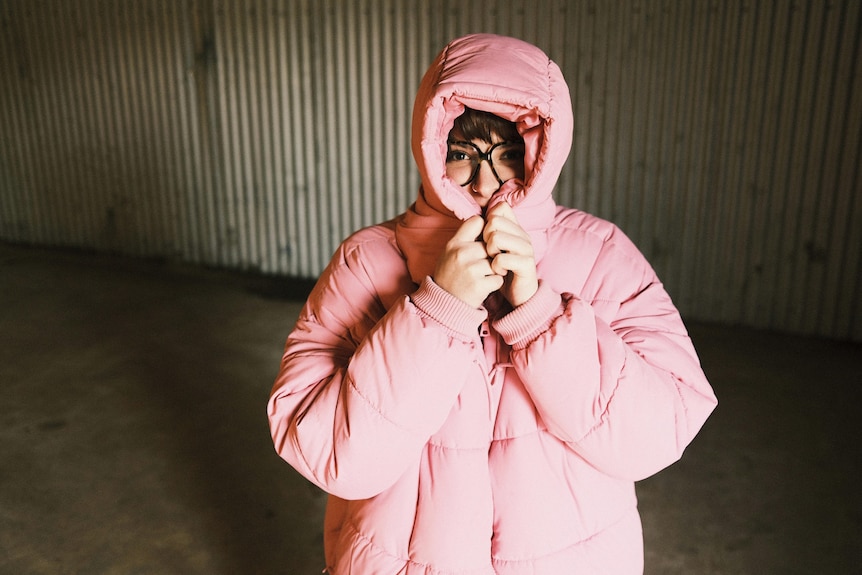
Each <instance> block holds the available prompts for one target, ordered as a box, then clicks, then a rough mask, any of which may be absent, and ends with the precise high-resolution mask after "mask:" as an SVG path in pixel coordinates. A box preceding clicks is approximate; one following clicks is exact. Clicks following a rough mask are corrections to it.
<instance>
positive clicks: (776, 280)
mask: <svg viewBox="0 0 862 575" xmlns="http://www.w3.org/2000/svg"><path fill="white" fill-rule="evenodd" d="M860 4H862V3H860V2H858V1H857V0H843V1H839V0H833V1H827V0H812V1H808V2H806V1H803V0H797V1H795V2H794V1H789V0H788V1H774V2H767V1H759V2H758V1H754V0H728V1H718V0H713V1H708V0H689V1H676V0H667V1H658V0H654V1H650V0H640V1H638V0H616V1H598V0H592V1H588V0H585V1H564V0H538V1H537V0H499V1H493V0H486V1H483V2H464V1H463V0H461V1H451V2H449V1H432V0H425V1H398V0H361V1H355V0H330V1H315V0H304V1H283V2H276V1H274V0H261V1H250V0H248V1H240V0H223V1H216V0H185V1H177V0H138V1H128V2H120V1H109V0H101V1H99V0H32V1H31V0H5V1H3V2H0V26H2V29H0V31H2V37H0V78H2V82H0V239H2V240H6V241H10V242H17V243H27V244H36V245H49V246H74V247H83V248H89V249H95V250H99V251H106V252H113V253H121V254H128V255H132V256H166V257H169V258H176V259H179V260H183V261H188V262H193V263H199V264H205V265H213V266H220V267H227V268H237V269H247V270H259V271H262V272H265V273H272V274H286V275H291V276H299V277H313V276H315V275H316V274H318V273H319V272H320V270H321V269H322V267H323V266H324V265H325V263H326V261H327V260H328V258H329V255H330V254H331V253H332V251H333V250H334V249H335V247H336V246H337V244H338V242H339V241H340V240H341V239H342V238H343V237H344V236H346V235H347V234H348V233H349V232H351V231H352V230H354V229H356V228H358V227H359V226H362V225H365V224H369V223H373V222H376V221H379V220H381V219H383V218H388V217H391V216H393V215H395V214H396V213H398V212H400V211H402V210H403V209H404V208H405V207H406V206H407V205H408V204H409V202H410V201H411V200H412V199H413V197H414V195H415V191H416V186H417V185H418V181H417V178H416V176H415V174H414V169H413V162H412V158H411V156H410V149H409V141H408V137H409V118H410V108H411V106H412V97H413V92H414V90H415V88H416V85H417V84H418V81H419V78H420V77H421V74H422V72H423V71H424V68H425V67H426V66H427V64H428V63H429V62H430V61H431V59H432V58H433V56H434V55H435V54H436V53H437V51H438V50H439V49H440V48H441V47H442V46H443V45H444V44H445V43H446V42H447V41H448V40H449V39H450V38H452V37H454V36H457V35H460V34H463V33H467V32H473V31H490V32H498V33H503V34H510V35H514V36H518V37H521V38H524V39H525V40H528V41H531V42H533V43H535V44H537V45H539V46H540V47H542V48H543V49H545V51H547V52H548V53H549V54H550V55H551V57H552V58H554V59H555V60H556V61H557V62H558V63H559V64H560V65H561V67H562V68H563V71H564V73H565V74H566V77H567V78H568V80H569V83H570V86H571V89H572V97H573V103H574V108H575V116H576V138H575V147H574V149H573V151H572V155H571V159H570V162H569V164H568V167H567V169H566V171H565V172H564V173H563V175H562V179H561V181H560V184H559V186H558V200H559V201H560V203H563V204H566V205H571V206H575V207H579V208H582V209H585V210H588V211H591V212H593V213H596V214H598V215H600V216H603V217H606V218H609V219H611V220H613V221H615V222H617V223H618V224H619V225H620V226H621V227H622V228H623V229H624V230H625V231H626V232H627V233H628V234H629V235H630V236H631V237H632V238H633V239H634V240H635V242H636V243H637V244H638V245H639V246H640V247H641V249H642V250H643V251H644V252H645V254H646V255H647V256H648V257H649V259H650V260H651V261H652V262H653V263H654V265H655V267H656V269H657V271H658V272H659V274H660V275H661V276H662V278H663V279H664V281H665V283H666V284H667V286H668V288H669V290H670V292H671V294H672V295H673V296H674V298H675V300H676V301H677V303H678V305H679V306H680V308H681V309H682V310H683V312H684V314H685V315H686V317H688V318H689V319H698V320H709V321H720V322H725V323H741V324H745V325H751V326H755V327H763V328H770V329H777V330H782V331H790V332H798V333H808V334H819V335H825V336H829V337H835V338H851V339H855V340H862V306H860V304H859V303H858V301H859V299H860V295H862V280H860V275H862V250H860V247H862V193H860V191H862V190H860V187H862V186H860V182H862V174H860V168H859V166H860V163H862V162H860V160H862V158H860V153H862V152H860V149H862V146H860V139H862V136H860V134H862V85H860V82H862V73H860V72H862V58H860V52H862V47H860V37H862V13H860ZM501 57H505V55H502V54H501Z"/></svg>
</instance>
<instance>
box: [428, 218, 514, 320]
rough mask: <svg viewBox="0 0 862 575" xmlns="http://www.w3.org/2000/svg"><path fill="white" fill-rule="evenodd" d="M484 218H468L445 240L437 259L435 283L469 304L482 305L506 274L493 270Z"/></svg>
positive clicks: (500, 283)
mask: <svg viewBox="0 0 862 575" xmlns="http://www.w3.org/2000/svg"><path fill="white" fill-rule="evenodd" d="M484 227H485V220H484V219H482V217H481V216H473V217H472V218H470V219H468V220H466V221H465V222H464V223H463V224H461V227H460V228H458V231H456V232H455V235H454V236H452V239H450V240H449V241H448V242H447V243H446V248H445V249H444V250H443V254H442V255H441V256H440V259H439V260H438V261H437V267H436V269H435V271H434V277H433V278H432V279H433V280H434V283H436V284H437V285H438V286H440V287H441V288H443V289H444V290H446V291H447V292H449V293H450V294H452V295H453V296H455V297H457V298H458V299H460V300H461V301H463V302H465V303H467V304H468V305H470V306H472V307H474V308H479V307H481V305H482V302H484V301H485V298H487V297H488V295H489V294H491V293H492V292H495V291H497V290H498V289H500V288H501V287H502V285H503V281H504V276H501V275H498V274H496V273H494V270H492V269H491V262H490V260H489V258H488V253H487V251H486V249H485V244H484V242H483V241H482V240H481V239H480V238H481V235H482V230H483V229H484Z"/></svg>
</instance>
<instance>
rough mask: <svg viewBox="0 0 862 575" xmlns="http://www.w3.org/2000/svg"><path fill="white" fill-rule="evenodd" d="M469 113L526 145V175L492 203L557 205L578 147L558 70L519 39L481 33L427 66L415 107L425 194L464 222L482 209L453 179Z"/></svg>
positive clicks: (414, 141) (418, 158)
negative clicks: (558, 187)
mask: <svg viewBox="0 0 862 575" xmlns="http://www.w3.org/2000/svg"><path fill="white" fill-rule="evenodd" d="M468 109H469V110H475V111H478V112H487V113H490V114H493V115H495V116H498V117H500V118H502V119H503V120H506V121H508V122H512V123H513V124H514V127H515V129H516V130H517V132H518V134H519V135H520V138H521V139H522V141H523V160H524V161H523V174H522V175H521V174H519V175H520V176H521V177H516V178H512V179H509V180H508V181H504V182H503V183H502V185H500V186H499V190H497V191H496V193H495V194H494V198H493V199H492V200H491V203H492V204H493V203H496V202H498V201H503V200H505V201H507V202H508V203H509V204H510V205H512V207H513V208H515V209H516V210H518V209H519V208H521V209H528V208H530V207H534V206H538V205H541V204H542V203H544V202H546V201H550V202H553V200H552V198H551V194H552V192H553V188H554V186H555V184H556V182H557V179H558V177H559V174H560V172H561V170H562V167H563V165H564V163H565V161H566V159H567V157H568V154H569V150H570V148H571V141H572V109H571V100H570V97H569V91H568V86H567V85H566V83H565V80H564V79H563V76H562V73H561V72H560V70H559V68H558V67H557V65H556V64H555V63H554V62H552V61H551V60H550V59H549V58H548V57H547V56H546V55H545V54H544V52H542V51H541V50H540V49H539V48H537V47H535V46H533V45H531V44H528V43H526V42H523V41H521V40H517V39H515V38H509V37H504V36H497V35H491V34H475V35H470V36H465V37H463V38H459V39H456V40H453V41H452V42H451V43H450V44H449V45H448V46H446V47H445V48H444V49H443V50H442V51H441V52H440V54H439V55H438V56H437V58H436V59H435V60H434V62H433V63H432V65H431V66H430V67H429V69H428V71H427V72H426V74H425V76H424V77H423V79H422V82H421V84H420V87H419V90H418V93H417V95H416V100H415V104H414V109H413V130H412V148H413V155H414V158H415V160H416V163H417V166H418V168H419V172H420V177H421V181H422V193H421V196H422V197H423V198H424V201H425V202H427V203H428V205H429V206H430V207H431V208H432V209H434V210H435V211H438V212H440V213H442V214H445V215H449V216H453V217H455V218H457V219H459V220H464V219H467V218H469V217H471V216H473V215H476V214H478V213H481V212H482V207H483V206H481V205H479V204H477V202H476V199H475V198H474V197H473V194H471V190H470V188H469V186H464V185H462V184H463V182H461V183H459V182H456V181H455V180H453V179H452V178H451V177H447V157H448V153H449V151H450V149H449V148H450V147H449V145H448V143H449V141H450V132H451V131H452V128H453V126H454V125H455V121H456V118H458V117H459V116H461V115H462V114H464V112H465V110H468ZM499 136H503V135H502V134H500V135H499ZM511 139H512V138H511V137H508V138H506V137H501V138H500V140H511ZM489 143H494V142H489ZM485 151H487V150H480V152H485ZM483 163H484V162H480V163H479V166H480V167H481V166H482V164H483Z"/></svg>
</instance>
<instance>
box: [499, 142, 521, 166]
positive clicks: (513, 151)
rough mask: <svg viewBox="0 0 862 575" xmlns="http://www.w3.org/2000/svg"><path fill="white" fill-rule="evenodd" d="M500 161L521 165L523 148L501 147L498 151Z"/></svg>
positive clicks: (514, 146)
mask: <svg viewBox="0 0 862 575" xmlns="http://www.w3.org/2000/svg"><path fill="white" fill-rule="evenodd" d="M500 161H501V162H505V163H507V164H519V163H521V164H523V162H524V148H523V147H522V146H519V145H513V146H505V147H503V149H502V150H501V151H500Z"/></svg>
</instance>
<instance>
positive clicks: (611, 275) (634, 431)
mask: <svg viewBox="0 0 862 575" xmlns="http://www.w3.org/2000/svg"><path fill="white" fill-rule="evenodd" d="M621 277H622V278H623V279H621ZM584 291H585V292H587V293H591V298H590V300H589V301H587V300H585V299H581V298H580V297H578V296H576V295H574V294H571V293H563V294H562V295H561V294H558V293H555V292H554V291H553V290H551V289H550V288H549V287H548V286H547V285H546V284H542V285H541V286H540V289H539V292H538V293H537V294H536V296H534V297H533V299H531V300H530V301H529V302H527V303H526V304H524V305H523V306H521V307H520V308H518V309H516V310H514V311H512V312H511V313H509V314H508V315H507V316H505V317H504V318H502V319H501V320H498V321H497V322H496V323H495V327H496V328H497V329H498V331H500V333H501V335H502V336H503V337H504V339H505V340H506V341H507V342H508V343H510V344H511V345H512V346H513V350H512V362H513V364H514V366H515V369H516V370H517V372H518V374H519V376H520V378H521V379H522V381H523V382H524V385H525V386H526V388H527V390H528V392H529V394H530V396H531V398H532V400H533V402H534V404H535V406H536V408H537V411H538V413H539V414H540V416H541V418H542V420H543V421H544V424H545V425H546V426H547V428H548V430H549V432H551V433H552V434H554V435H556V436H557V437H558V438H559V439H561V440H563V441H564V442H566V443H567V444H568V445H569V446H570V447H571V449H572V450H574V451H575V452H576V453H577V454H578V455H579V456H580V457H582V458H583V459H584V460H586V461H587V462H588V463H590V464H591V465H592V466H594V467H595V468H597V469H599V470H600V471H602V472H603V473H606V474H608V475H611V476H614V477H617V478H620V479H627V480H632V481H637V480H640V479H643V478H645V477H648V476H650V475H652V474H654V473H656V472H658V471H660V470H661V469H663V468H664V467H666V466H668V465H670V464H671V463H673V462H675V461H677V460H678V459H679V458H680V457H681V456H682V453H683V450H684V449H685V447H686V446H687V445H688V444H689V442H690V441H691V440H692V439H693V438H694V436H695V434H696V433H697V432H698V431H699V430H700V428H701V427H702V425H703V423H704V422H705V420H706V419H707V417H708V416H709V414H710V413H711V412H712V410H713V409H714V408H715V406H716V404H717V401H716V398H715V395H714V393H713V391H712V388H711V387H710V385H709V383H708V381H707V379H706V376H705V375H704V373H703V371H702V369H701V367H700V362H699V360H698V357H697V355H696V353H695V350H694V348H693V346H692V344H691V341H690V339H689V337H688V335H687V332H686V329H685V327H684V325H683V322H682V319H681V318H680V316H679V313H678V312H677V309H676V308H675V306H674V305H673V303H672V301H671V299H670V297H669V296H668V294H667V293H666V291H665V289H664V288H663V286H662V284H661V283H660V281H659V280H658V278H657V277H656V276H655V273H654V272H653V270H652V268H651V267H650V266H649V265H648V264H647V262H646V260H645V259H644V258H643V256H642V255H641V254H640V252H638V251H637V250H636V248H634V246H632V245H629V244H628V243H627V242H625V241H623V242H622V245H620V244H619V243H617V244H612V245H609V246H605V248H604V249H603V250H602V252H601V253H600V254H599V256H598V258H597V259H596V261H595V263H594V265H593V273H592V274H591V276H590V278H589V279H588V281H587V285H585V289H584Z"/></svg>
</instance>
